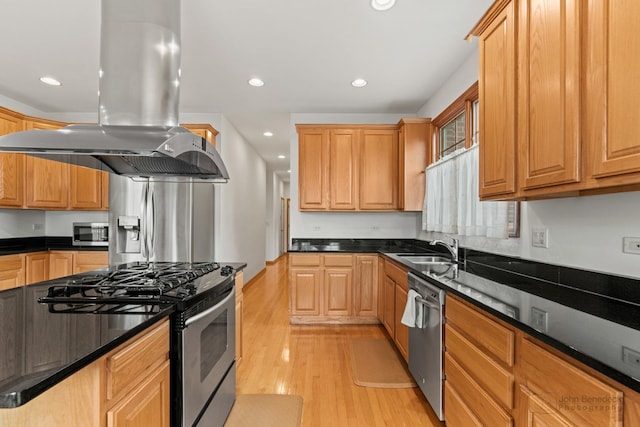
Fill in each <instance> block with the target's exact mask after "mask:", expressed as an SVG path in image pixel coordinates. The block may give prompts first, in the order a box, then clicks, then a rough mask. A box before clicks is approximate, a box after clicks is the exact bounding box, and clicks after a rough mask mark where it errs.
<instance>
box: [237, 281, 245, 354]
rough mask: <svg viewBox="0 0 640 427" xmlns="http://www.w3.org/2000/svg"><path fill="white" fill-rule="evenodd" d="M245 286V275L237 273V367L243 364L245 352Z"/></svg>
mask: <svg viewBox="0 0 640 427" xmlns="http://www.w3.org/2000/svg"><path fill="white" fill-rule="evenodd" d="M243 286H244V275H243V274H242V271H239V272H237V273H236V366H238V365H240V362H242V355H243V351H244V343H243V340H242V338H243V330H242V326H243V325H242V316H243V314H244V298H243V296H242V287H243Z"/></svg>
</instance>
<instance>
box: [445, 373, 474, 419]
mask: <svg viewBox="0 0 640 427" xmlns="http://www.w3.org/2000/svg"><path fill="white" fill-rule="evenodd" d="M444 401H445V402H446V405H445V415H444V417H445V418H446V420H447V427H482V423H481V422H480V421H478V419H477V418H476V416H475V415H473V412H471V410H470V409H469V407H468V406H467V405H466V404H465V403H464V402H463V401H462V398H461V397H460V395H459V394H458V393H457V392H456V391H455V390H454V389H453V387H451V383H450V382H449V381H445V383H444Z"/></svg>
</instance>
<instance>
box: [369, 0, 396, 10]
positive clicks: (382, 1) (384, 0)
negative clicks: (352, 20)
mask: <svg viewBox="0 0 640 427" xmlns="http://www.w3.org/2000/svg"><path fill="white" fill-rule="evenodd" d="M394 4H396V0H371V7H372V8H374V9H375V10H380V11H384V10H389V9H391V8H392V7H393V5H394Z"/></svg>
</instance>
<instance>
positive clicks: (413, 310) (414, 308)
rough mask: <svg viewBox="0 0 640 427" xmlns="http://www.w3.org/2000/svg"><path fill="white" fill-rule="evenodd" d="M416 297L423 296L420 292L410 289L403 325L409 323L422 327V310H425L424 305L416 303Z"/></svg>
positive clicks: (411, 326)
mask: <svg viewBox="0 0 640 427" xmlns="http://www.w3.org/2000/svg"><path fill="white" fill-rule="evenodd" d="M416 297H418V298H421V297H420V294H419V293H417V292H416V291H414V290H413V289H409V295H408V296H407V305H405V306H404V313H403V314H402V320H401V322H402V324H403V325H407V326H408V327H410V328H420V329H422V328H423V325H422V316H423V313H422V311H423V310H424V305H423V304H418V303H416Z"/></svg>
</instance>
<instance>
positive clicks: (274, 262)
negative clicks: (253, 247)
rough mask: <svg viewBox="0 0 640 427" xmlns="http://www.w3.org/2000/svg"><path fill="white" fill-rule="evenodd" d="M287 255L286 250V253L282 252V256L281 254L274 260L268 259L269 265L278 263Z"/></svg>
mask: <svg viewBox="0 0 640 427" xmlns="http://www.w3.org/2000/svg"><path fill="white" fill-rule="evenodd" d="M285 256H287V253H286V252H285V253H283V254H280V256H279V257H278V258H276V259H274V260H273V261H267V265H273V264H276V263H278V262H280V260H281V259H282V258H283V257H285Z"/></svg>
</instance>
